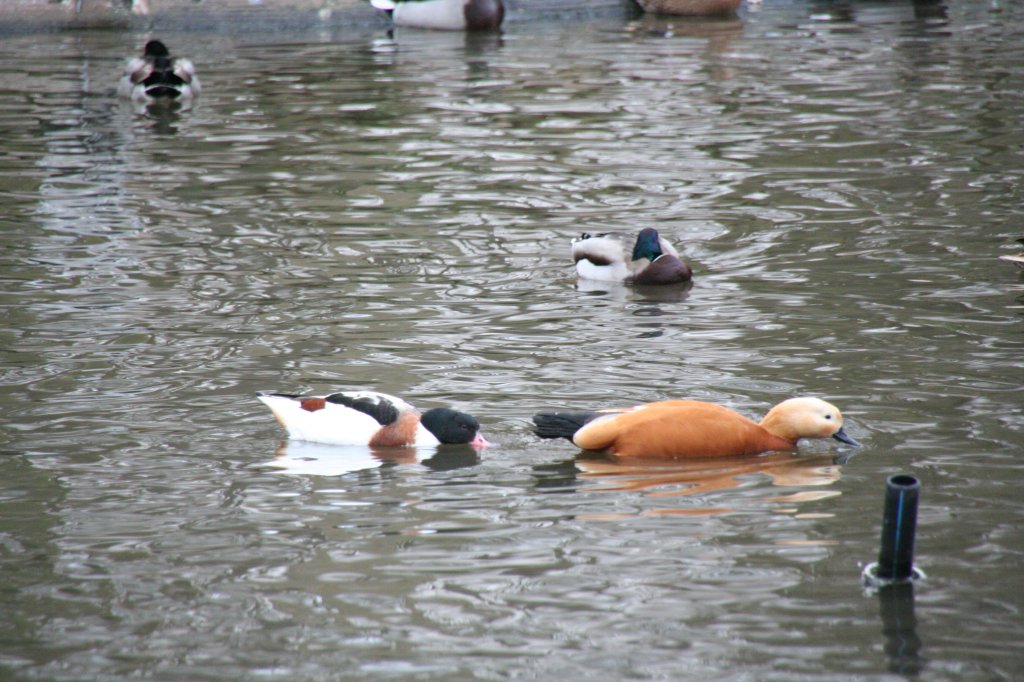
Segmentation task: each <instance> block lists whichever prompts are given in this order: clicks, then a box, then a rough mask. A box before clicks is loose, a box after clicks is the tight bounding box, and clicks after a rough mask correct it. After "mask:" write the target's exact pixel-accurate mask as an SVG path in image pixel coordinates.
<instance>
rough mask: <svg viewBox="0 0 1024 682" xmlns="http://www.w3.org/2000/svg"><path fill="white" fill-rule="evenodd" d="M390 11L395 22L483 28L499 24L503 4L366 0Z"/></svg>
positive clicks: (497, 0)
mask: <svg viewBox="0 0 1024 682" xmlns="http://www.w3.org/2000/svg"><path fill="white" fill-rule="evenodd" d="M370 4H371V5H373V6H374V7H376V8H377V9H380V10H384V11H386V12H390V13H391V20H392V21H393V22H394V24H395V25H396V26H411V27H413V28H433V29H441V30H446V31H487V30H494V29H496V28H498V27H499V26H501V22H502V20H503V19H504V18H505V6H504V5H503V4H502V1H501V0H370Z"/></svg>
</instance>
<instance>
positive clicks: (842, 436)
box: [832, 427, 860, 448]
mask: <svg viewBox="0 0 1024 682" xmlns="http://www.w3.org/2000/svg"><path fill="white" fill-rule="evenodd" d="M832 437H833V438H835V439H836V440H837V441H839V442H840V443H846V444H847V445H852V446H854V447H857V448H859V447H860V443H858V442H857V441H856V440H854V439H853V438H850V436H848V435H847V434H846V430H845V429H843V427H839V430H838V431H836V432H835V433H833V434H832Z"/></svg>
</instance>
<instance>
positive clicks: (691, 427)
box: [533, 398, 860, 458]
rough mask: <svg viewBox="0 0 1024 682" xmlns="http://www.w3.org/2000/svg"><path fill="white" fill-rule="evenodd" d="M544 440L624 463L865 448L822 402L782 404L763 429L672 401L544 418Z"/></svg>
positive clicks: (710, 407)
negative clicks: (803, 447) (820, 442)
mask: <svg viewBox="0 0 1024 682" xmlns="http://www.w3.org/2000/svg"><path fill="white" fill-rule="evenodd" d="M533 422H534V424H535V425H536V433H537V435H538V436H540V437H541V438H568V439H569V440H570V441H572V443H573V444H575V445H576V446H577V447H579V448H582V449H583V450H595V451H602V452H605V453H607V454H612V455H618V456H620V457H651V458H657V457H662V458H678V457H723V456H731V455H753V454H757V453H760V452H768V451H771V450H793V449H795V448H796V446H797V442H798V441H799V440H800V439H802V438H834V439H836V440H838V441H840V442H843V443H847V444H849V445H854V446H859V445H860V443H858V442H857V441H856V440H854V439H853V438H851V437H850V436H848V435H847V434H846V431H845V430H843V417H842V415H841V414H840V413H839V410H838V409H836V407H835V406H834V405H831V404H829V403H827V402H825V401H824V400H821V399H819V398H791V399H789V400H786V401H784V402H781V403H779V404H778V405H776V406H775V407H773V408H772V409H771V411H769V412H768V414H767V415H766V416H765V418H764V419H762V420H761V422H760V423H757V422H754V421H752V420H750V419H747V418H746V417H744V416H743V415H741V414H739V413H738V412H735V411H734V410H731V409H729V408H727V407H723V406H721V405H715V404H713V403H706V402H701V401H697V400H666V401H662V402H654V403H647V404H644V405H637V406H635V407H627V408H622V409H608V410H596V411H584V412H542V413H540V414H537V415H534V417H533Z"/></svg>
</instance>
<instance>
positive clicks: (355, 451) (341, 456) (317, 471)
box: [263, 440, 480, 476]
mask: <svg viewBox="0 0 1024 682" xmlns="http://www.w3.org/2000/svg"><path fill="white" fill-rule="evenodd" d="M479 463H480V455H479V454H478V452H477V451H476V450H474V449H473V448H471V447H468V446H462V447H460V446H448V447H443V448H435V447H411V448H410V447H392V448H375V447H368V446H362V445H326V444H323V443H312V442H307V441H298V440H286V441H284V442H282V443H281V445H280V446H279V447H278V449H277V452H276V453H275V456H274V459H272V460H271V461H269V462H266V463H265V464H264V465H263V466H266V467H271V468H273V469H277V470H278V471H279V473H282V474H296V475H300V476H342V475H344V474H349V473H353V472H356V471H367V470H372V469H379V468H381V467H393V466H399V465H414V464H421V465H423V466H425V467H428V468H430V469H433V470H435V471H449V470H452V469H461V468H464V467H471V466H475V465H477V464H479Z"/></svg>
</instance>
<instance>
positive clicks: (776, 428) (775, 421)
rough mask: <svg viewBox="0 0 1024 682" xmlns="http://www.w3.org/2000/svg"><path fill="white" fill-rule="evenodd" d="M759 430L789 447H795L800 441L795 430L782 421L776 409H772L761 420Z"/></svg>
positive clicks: (784, 420)
mask: <svg viewBox="0 0 1024 682" xmlns="http://www.w3.org/2000/svg"><path fill="white" fill-rule="evenodd" d="M761 428H762V429H764V430H765V431H767V432H768V433H770V434H772V435H773V436H778V437H779V438H781V439H783V440H784V441H786V442H788V443H790V444H791V445H796V442H797V441H798V440H800V434H799V433H797V431H796V428H794V426H793V425H792V424H790V423H789V421H788V420H786V419H784V418H783V415H782V414H780V413H779V411H778V410H777V409H776V408H772V409H771V411H769V412H768V414H766V415H765V417H764V419H762V420H761Z"/></svg>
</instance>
